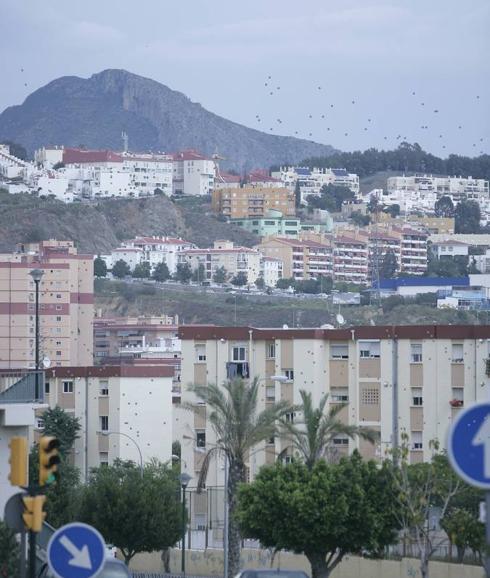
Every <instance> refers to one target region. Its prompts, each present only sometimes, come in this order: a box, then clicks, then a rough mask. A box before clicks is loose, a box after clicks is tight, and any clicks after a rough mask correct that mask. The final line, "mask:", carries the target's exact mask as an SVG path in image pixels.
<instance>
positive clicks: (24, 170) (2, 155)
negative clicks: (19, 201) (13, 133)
mask: <svg viewBox="0 0 490 578" xmlns="http://www.w3.org/2000/svg"><path fill="white" fill-rule="evenodd" d="M33 170H34V167H33V166H32V165H31V163H29V162H27V161H23V160H22V159H19V158H17V157H15V156H14V155H12V154H10V147H9V146H8V145H5V144H0V177H3V178H5V179H17V178H19V177H21V178H24V179H26V178H28V177H29V176H30V174H31V173H32V172H33Z"/></svg>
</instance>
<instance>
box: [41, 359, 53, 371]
mask: <svg viewBox="0 0 490 578" xmlns="http://www.w3.org/2000/svg"><path fill="white" fill-rule="evenodd" d="M42 364H43V367H44V369H48V367H51V359H49V357H43V361H42Z"/></svg>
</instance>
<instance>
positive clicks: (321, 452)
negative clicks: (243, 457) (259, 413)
mask: <svg viewBox="0 0 490 578" xmlns="http://www.w3.org/2000/svg"><path fill="white" fill-rule="evenodd" d="M299 393H300V396H301V402H302V403H301V405H299V406H297V407H296V408H295V409H296V410H297V411H301V412H302V414H303V420H302V421H301V422H299V423H293V422H292V421H286V420H281V434H282V436H284V437H285V438H286V439H287V440H289V441H290V442H291V445H292V446H293V448H294V449H295V450H296V451H297V452H298V453H299V456H300V458H301V460H302V461H303V462H304V463H305V464H306V466H307V467H308V469H310V470H311V469H313V466H314V465H315V463H316V462H317V461H318V460H320V459H323V458H325V456H326V454H327V451H328V450H329V449H330V448H331V447H332V442H333V439H334V438H335V437H337V436H338V435H339V434H341V435H342V434H343V435H346V436H348V437H350V438H354V437H355V436H359V437H361V438H363V439H367V440H369V441H371V442H374V441H375V439H376V432H374V431H373V430H371V429H367V428H359V427H357V426H355V425H347V424H344V423H343V422H342V421H341V420H340V419H339V417H338V415H339V413H340V412H341V411H342V410H343V409H344V407H346V406H347V404H335V405H333V406H332V407H330V409H329V410H328V411H327V412H325V408H326V405H327V402H328V393H326V394H324V395H323V396H322V397H321V399H320V403H319V405H318V407H316V408H315V407H313V403H312V399H311V393H309V392H307V391H304V390H300V392H299Z"/></svg>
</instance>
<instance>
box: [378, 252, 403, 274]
mask: <svg viewBox="0 0 490 578" xmlns="http://www.w3.org/2000/svg"><path fill="white" fill-rule="evenodd" d="M397 270H398V260H397V258H396V255H395V253H394V251H393V250H392V249H388V251H386V253H385V254H384V256H383V261H382V262H381V267H380V270H379V274H380V277H381V278H382V279H391V278H392V277H394V276H395V274H396V272H397Z"/></svg>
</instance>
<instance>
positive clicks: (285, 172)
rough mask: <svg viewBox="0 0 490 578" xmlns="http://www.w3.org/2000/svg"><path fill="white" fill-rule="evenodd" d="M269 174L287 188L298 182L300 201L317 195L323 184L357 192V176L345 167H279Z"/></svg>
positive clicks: (291, 187)
mask: <svg viewBox="0 0 490 578" xmlns="http://www.w3.org/2000/svg"><path fill="white" fill-rule="evenodd" d="M271 176H272V177H273V178H275V179H278V180H280V181H281V182H282V185H283V186H284V187H288V188H289V189H294V188H295V187H296V183H297V182H299V187H300V191H301V201H302V202H306V199H307V198H308V196H309V195H314V196H319V195H320V192H321V188H322V187H323V186H324V185H337V186H342V187H347V188H348V189H350V190H351V191H352V192H353V193H354V194H356V195H358V194H359V176H358V175H356V174H354V173H349V172H348V171H347V170H346V169H320V168H313V169H309V168H308V167H281V168H280V170H279V171H273V172H272V173H271Z"/></svg>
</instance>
